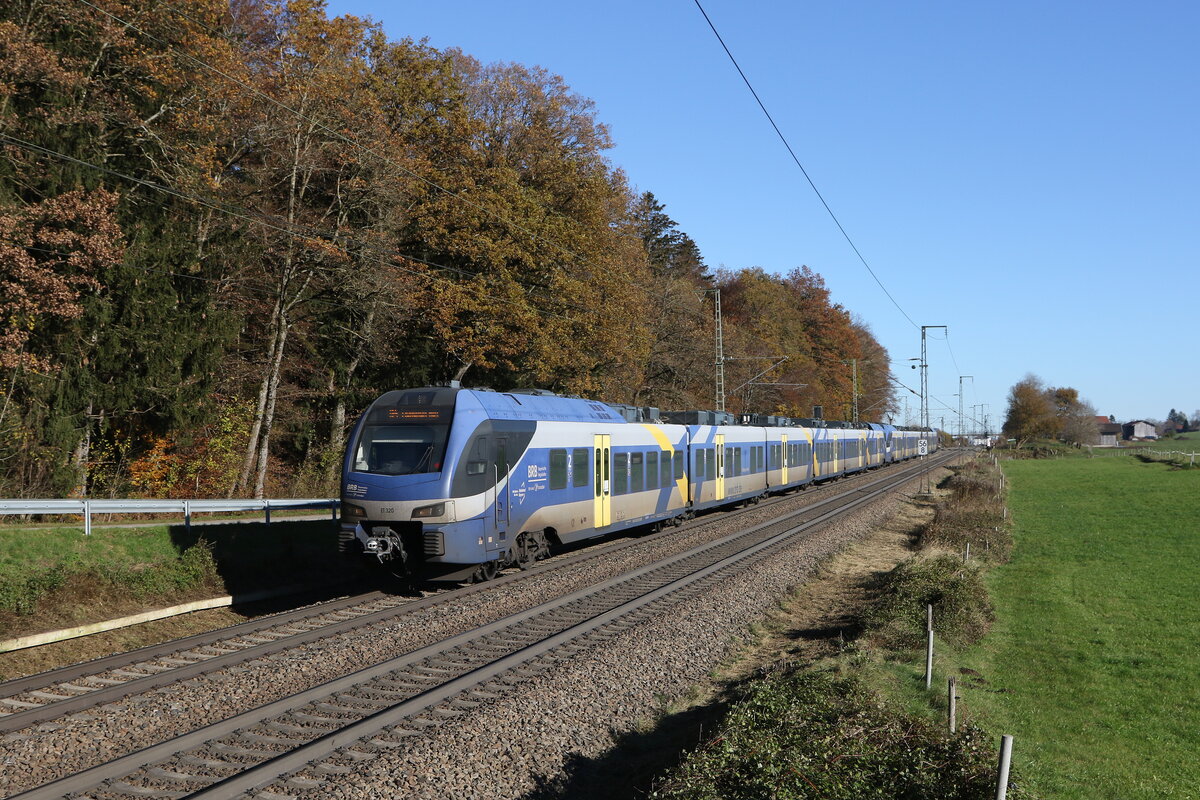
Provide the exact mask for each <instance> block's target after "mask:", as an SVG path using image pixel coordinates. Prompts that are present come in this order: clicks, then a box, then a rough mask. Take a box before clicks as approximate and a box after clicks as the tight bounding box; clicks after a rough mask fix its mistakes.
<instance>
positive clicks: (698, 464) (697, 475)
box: [692, 450, 704, 481]
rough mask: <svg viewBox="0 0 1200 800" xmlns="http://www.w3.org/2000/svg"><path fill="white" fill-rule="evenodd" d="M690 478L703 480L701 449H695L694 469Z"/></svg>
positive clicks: (702, 452) (702, 453)
mask: <svg viewBox="0 0 1200 800" xmlns="http://www.w3.org/2000/svg"><path fill="white" fill-rule="evenodd" d="M692 480H694V481H702V480H704V451H703V450H697V451H696V469H695V470H694V471H693V473H692Z"/></svg>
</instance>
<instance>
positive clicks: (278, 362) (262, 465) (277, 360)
mask: <svg viewBox="0 0 1200 800" xmlns="http://www.w3.org/2000/svg"><path fill="white" fill-rule="evenodd" d="M277 330H278V334H277V335H276V337H275V352H274V359H273V360H272V362H271V371H270V372H269V373H268V375H267V404H266V408H265V409H264V410H263V421H262V435H261V437H260V439H259V444H258V474H257V475H256V476H255V479H254V496H255V497H256V498H261V497H262V496H263V489H264V487H265V485H266V482H267V462H268V461H269V460H270V457H271V425H272V423H273V422H274V421H275V400H276V399H277V398H278V397H279V375H280V373H281V372H282V371H283V350H284V345H285V344H286V343H287V336H288V320H287V316H286V315H285V314H284V312H282V311H280V313H279V323H278V328H277Z"/></svg>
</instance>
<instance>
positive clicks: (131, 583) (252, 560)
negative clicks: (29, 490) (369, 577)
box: [0, 520, 354, 638]
mask: <svg viewBox="0 0 1200 800" xmlns="http://www.w3.org/2000/svg"><path fill="white" fill-rule="evenodd" d="M352 566H353V565H347V564H346V563H345V560H344V559H341V558H339V557H338V553H337V531H336V528H334V527H333V524H332V523H330V522H329V521H328V520H317V521H314V520H280V521H274V522H272V523H271V524H270V525H266V524H264V523H262V522H239V523H229V524H219V525H206V526H199V525H195V526H192V527H191V528H190V529H188V528H185V527H184V526H182V525H155V526H149V527H138V528H103V527H96V528H94V529H93V533H92V535H91V536H85V535H83V530H82V529H81V528H79V527H61V528H56V527H38V528H20V527H0V638H3V637H5V636H17V635H24V634H26V633H33V632H38V631H43V630H50V629H53V628H56V627H69V626H71V625H78V624H83V623H88V622H96V621H100V620H103V619H107V618H109V617H113V616H121V615H123V614H132V613H137V612H138V611H143V610H146V609H148V608H154V607H157V606H163V605H173V604H175V603H179V602H185V601H188V600H195V599H200V598H206V597H212V596H216V595H222V594H226V593H228V594H234V595H237V594H242V593H248V592H255V591H258V590H262V589H274V588H278V587H301V586H311V587H323V586H327V585H330V584H332V583H336V582H339V581H345V580H348V579H349V578H351V577H352V576H353V574H354V570H353V569H350V568H349V567H352Z"/></svg>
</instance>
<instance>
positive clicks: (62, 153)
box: [0, 0, 890, 496]
mask: <svg viewBox="0 0 1200 800" xmlns="http://www.w3.org/2000/svg"><path fill="white" fill-rule="evenodd" d="M612 144H613V143H612V138H611V135H610V132H609V130H608V128H607V126H606V125H605V124H604V123H603V122H602V121H601V120H600V119H599V117H598V115H597V113H596V109H595V106H594V104H593V103H592V102H591V101H590V100H588V99H587V98H585V97H582V96H580V95H578V94H577V93H575V92H574V91H572V90H571V88H570V87H569V86H568V85H567V83H566V82H565V81H564V80H563V78H561V77H560V76H558V75H555V74H554V73H552V72H550V71H549V70H546V69H543V68H540V67H530V66H526V65H522V64H514V63H498V64H483V63H480V62H479V61H478V60H476V59H474V58H472V57H471V56H470V55H469V54H466V53H463V52H461V51H459V50H456V49H453V48H451V49H446V50H439V49H436V48H433V47H431V46H429V45H428V44H427V43H425V42H414V41H412V40H411V39H401V40H392V39H389V38H388V37H387V36H386V35H385V34H384V32H383V30H382V28H381V27H380V26H379V25H378V24H376V23H373V22H371V21H369V20H365V19H360V18H357V17H354V16H341V17H331V16H330V15H329V14H328V11H327V8H326V6H325V4H324V3H323V2H322V0H236V1H235V2H232V3H230V2H224V1H223V0H179V2H173V3H143V2H138V0H95V1H94V2H93V3H91V4H90V5H85V4H81V3H77V2H73V1H71V0H14V2H10V3H5V4H3V5H2V6H0V148H2V149H3V152H4V156H5V158H4V159H0V302H3V305H4V314H3V315H0V464H2V465H3V466H2V467H0V492H2V493H3V494H7V495H14V494H23V495H51V496H53V495H61V494H65V493H68V492H78V493H81V494H104V493H107V494H114V495H116V494H124V493H128V492H135V493H139V494H144V495H150V496H163V495H164V494H170V493H186V494H192V495H205V494H214V495H219V494H254V495H263V494H289V493H294V494H311V493H328V492H333V491H336V478H337V471H338V465H339V461H340V456H341V453H342V450H343V448H344V446H345V435H346V431H347V428H348V426H349V425H350V424H351V423H352V422H353V419H354V415H355V413H356V412H357V411H359V410H360V409H362V408H363V407H364V406H365V405H366V404H367V403H368V402H370V401H371V400H372V399H373V398H374V397H375V396H377V395H378V394H379V393H381V392H383V391H386V390H388V389H392V388H396V387H397V386H403V385H420V384H429V383H434V382H442V381H447V380H453V379H461V380H463V381H464V382H465V383H466V384H468V385H487V386H492V387H495V388H501V389H505V388H513V387H522V386H525V387H528V386H540V387H546V388H551V389H555V390H559V391H563V392H567V393H578V394H583V395H588V396H592V397H596V398H598V399H602V400H608V401H615V402H632V403H638V404H657V405H660V406H663V407H668V408H672V407H673V408H681V407H692V408H695V407H708V406H711V405H712V386H713V368H714V363H713V362H714V358H713V352H712V341H713V339H712V335H713V307H712V302H713V297H714V291H713V290H715V289H718V288H719V289H720V290H721V292H722V297H723V300H724V301H725V302H724V308H725V330H726V353H727V355H728V356H729V357H730V361H729V364H730V374H729V376H728V378H727V385H729V386H730V388H731V389H732V388H733V387H738V390H737V391H736V392H732V393H731V403H732V407H735V408H736V409H737V410H746V411H770V412H778V413H789V414H797V415H807V414H808V413H811V407H812V406H813V405H823V406H825V407H826V408H827V409H828V410H829V414H830V415H831V416H835V415H836V416H848V415H849V414H850V410H851V407H852V401H853V399H854V396H855V387H854V385H853V381H852V373H853V368H852V366H851V365H852V364H854V365H857V371H858V377H859V386H858V389H857V392H858V395H859V397H860V398H862V399H864V400H865V401H866V402H863V404H862V405H863V408H864V409H866V411H865V413H864V419H878V418H880V416H881V415H882V414H883V413H885V412H886V410H887V408H888V405H889V398H890V390H889V389H888V388H887V381H886V374H887V371H886V360H887V358H886V352H885V351H884V350H883V348H882V347H881V346H880V345H879V343H878V342H876V341H875V340H874V337H873V336H871V334H870V330H869V328H868V327H867V326H866V325H865V324H864V323H861V322H859V321H856V320H854V319H853V318H852V317H851V315H850V313H849V312H848V311H847V310H846V309H844V308H842V307H841V306H839V305H837V304H836V303H833V302H832V301H831V299H830V297H829V292H828V290H827V289H826V288H825V286H824V283H823V281H822V279H821V278H820V276H819V275H817V274H816V273H815V272H813V271H811V270H809V269H807V268H801V269H798V270H795V271H793V272H792V273H789V274H788V275H786V276H777V275H771V274H769V273H766V272H765V271H763V270H761V269H742V270H730V271H727V272H722V273H720V274H718V275H716V276H714V275H712V274H711V273H710V271H709V269H708V267H707V265H706V264H705V262H704V258H703V255H702V254H701V252H700V248H699V247H698V246H697V244H696V242H695V241H694V240H693V239H692V238H691V237H690V236H689V235H688V234H687V233H685V232H684V231H683V230H681V228H680V226H679V225H678V224H677V223H676V222H675V221H674V220H672V219H671V218H670V216H669V214H668V213H667V209H666V206H665V205H664V204H663V203H662V202H660V201H659V200H658V199H657V198H656V197H655V196H654V195H653V193H651V192H647V191H639V190H635V189H634V188H633V187H632V186H631V185H630V183H629V181H628V179H627V177H626V176H625V174H624V173H623V172H622V171H621V170H620V169H618V168H616V167H615V166H614V165H613V164H612V163H611V162H610V161H609V159H608V155H607V153H608V151H609V150H610V148H611V147H612ZM785 355H786V356H787V359H786V361H784V362H783V363H782V364H781V365H780V366H779V367H778V368H776V369H773V370H766V371H765V372H764V374H763V375H762V376H759V377H758V378H757V379H754V375H755V373H756V372H759V371H761V370H763V368H765V367H768V366H769V365H770V364H772V363H774V360H776V359H779V358H782V357H783V356H785ZM739 384H742V385H741V386H738V385H739ZM765 384H777V385H775V386H767V385H765ZM778 384H793V385H792V386H779V385H778ZM868 398H870V399H869V401H867V399H868Z"/></svg>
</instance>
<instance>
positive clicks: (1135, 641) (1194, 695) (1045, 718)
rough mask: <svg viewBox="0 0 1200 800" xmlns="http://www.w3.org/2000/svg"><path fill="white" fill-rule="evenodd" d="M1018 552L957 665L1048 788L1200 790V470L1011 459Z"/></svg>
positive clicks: (1131, 793)
mask: <svg viewBox="0 0 1200 800" xmlns="http://www.w3.org/2000/svg"><path fill="white" fill-rule="evenodd" d="M1005 471H1006V474H1007V475H1008V479H1009V484H1010V488H1009V491H1010V497H1009V502H1010V509H1011V513H1012V518H1013V524H1014V535H1015V537H1016V550H1015V552H1014V555H1013V560H1012V562H1011V563H1010V564H1008V565H1005V566H1003V567H1000V568H998V569H996V570H995V571H994V572H993V573H992V574H991V576H990V579H989V583H990V585H991V589H992V592H993V599H994V602H995V604H996V612H997V613H996V616H997V622H996V624H995V626H994V628H993V629H992V631H991V632H990V634H989V635H988V637H987V638H986V639H985V640H984V642H983V644H982V645H981V646H979V647H978V648H975V649H974V650H972V651H970V652H969V653H968V654H966V655H965V656H960V658H959V660H958V663H959V664H960V665H962V666H965V667H969V668H971V669H974V670H976V671H977V672H978V673H980V675H981V678H977V679H975V680H974V681H972V682H973V683H974V685H973V686H971V685H967V686H962V688H961V691H960V695H961V696H962V698H963V699H962V700H961V701H960V702H961V704H962V708H963V710H964V711H965V712H966V713H967V714H968V715H975V716H977V717H979V718H980V719H982V720H983V721H984V722H985V723H986V724H987V725H988V727H989V728H990V729H991V730H993V731H995V732H997V733H1011V734H1013V735H1014V737H1015V747H1014V762H1015V763H1016V764H1017V765H1018V766H1019V768H1020V770H1021V773H1022V774H1023V775H1024V776H1025V778H1026V779H1028V780H1029V781H1030V784H1031V787H1030V788H1032V789H1033V790H1034V791H1035V793H1036V794H1038V795H1039V796H1041V797H1045V798H1056V800H1057V799H1058V798H1089V800H1091V799H1093V798H1121V799H1122V800H1128V799H1130V798H1147V799H1149V798H1156V799H1157V798H1179V799H1180V800H1183V799H1184V798H1200V645H1198V637H1200V591H1197V590H1198V589H1200V504H1198V498H1200V470H1172V469H1170V468H1169V467H1168V466H1166V465H1163V464H1147V463H1142V462H1140V461H1137V460H1136V459H1133V458H1103V459H1101V458H1097V459H1062V460H1045V461H1039V460H1028V461H1009V462H1006V464H1005Z"/></svg>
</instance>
